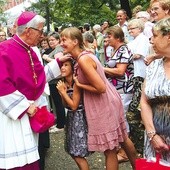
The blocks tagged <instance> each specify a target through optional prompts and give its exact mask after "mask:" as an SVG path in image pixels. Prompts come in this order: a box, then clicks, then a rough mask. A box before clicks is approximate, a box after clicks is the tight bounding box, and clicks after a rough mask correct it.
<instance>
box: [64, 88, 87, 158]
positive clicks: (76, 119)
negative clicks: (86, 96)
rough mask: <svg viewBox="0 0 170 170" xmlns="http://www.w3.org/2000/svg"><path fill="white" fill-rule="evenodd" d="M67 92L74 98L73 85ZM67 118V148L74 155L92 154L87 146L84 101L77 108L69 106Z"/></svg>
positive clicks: (84, 155)
mask: <svg viewBox="0 0 170 170" xmlns="http://www.w3.org/2000/svg"><path fill="white" fill-rule="evenodd" d="M67 94H68V95H69V96H70V98H72V95H73V87H71V88H69V89H67ZM67 109H68V111H67V119H66V126H65V137H66V139H65V150H66V152H67V153H68V154H70V155H72V156H80V157H86V156H88V155H89V154H90V152H89V151H88V147H87V130H88V129H87V122H86V116H85V110H84V105H83V101H82V100H81V101H80V104H79V106H78V108H77V110H75V111H73V110H71V108H69V107H67Z"/></svg>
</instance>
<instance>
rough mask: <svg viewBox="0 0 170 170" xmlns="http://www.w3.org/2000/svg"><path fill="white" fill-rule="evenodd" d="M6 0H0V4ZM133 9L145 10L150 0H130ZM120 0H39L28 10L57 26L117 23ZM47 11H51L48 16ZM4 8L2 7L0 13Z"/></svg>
mask: <svg viewBox="0 0 170 170" xmlns="http://www.w3.org/2000/svg"><path fill="white" fill-rule="evenodd" d="M4 1H5V0H0V6H2V5H3V3H4ZM129 4H130V6H131V9H133V8H134V7H135V6H137V5H141V6H142V8H143V10H146V9H147V8H148V6H149V1H148V0H129ZM120 8H121V7H120V2H119V0H38V2H37V3H34V4H32V6H31V7H30V8H28V10H33V11H35V12H37V13H38V14H40V15H42V16H44V17H45V18H47V20H48V22H49V23H55V25H56V26H61V25H66V26H67V25H68V24H70V23H71V24H72V25H73V26H80V25H83V24H84V23H89V24H90V25H94V24H96V23H97V24H101V23H102V22H103V21H105V20H109V21H110V22H111V23H113V24H114V23H116V20H115V16H116V11H117V10H118V9H120ZM47 12H49V14H48V16H47ZM1 14H2V10H1V8H0V15H1Z"/></svg>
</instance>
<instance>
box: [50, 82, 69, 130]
mask: <svg viewBox="0 0 170 170" xmlns="http://www.w3.org/2000/svg"><path fill="white" fill-rule="evenodd" d="M49 87H50V96H51V98H52V100H53V103H54V106H55V111H56V117H57V120H56V124H57V128H64V125H65V119H66V118H65V109H64V106H63V104H62V99H61V96H60V94H59V92H58V90H57V88H56V84H49ZM52 107H53V106H52ZM55 111H54V110H53V112H55Z"/></svg>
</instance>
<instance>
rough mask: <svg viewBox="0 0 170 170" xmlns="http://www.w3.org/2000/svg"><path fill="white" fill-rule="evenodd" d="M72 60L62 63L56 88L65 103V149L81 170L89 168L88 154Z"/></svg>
mask: <svg viewBox="0 0 170 170" xmlns="http://www.w3.org/2000/svg"><path fill="white" fill-rule="evenodd" d="M73 72H74V67H73V60H72V59H70V60H68V61H66V62H64V63H63V65H62V67H61V74H62V76H63V77H64V82H63V81H59V82H58V84H57V86H56V87H57V89H58V91H59V93H60V95H61V97H62V99H63V101H64V102H65V104H66V108H67V109H68V111H67V120H66V128H65V132H66V140H65V149H66V152H68V153H69V154H70V155H71V157H72V158H73V159H74V160H75V162H76V163H77V165H78V167H79V168H80V169H81V170H89V166H88V163H87V160H86V159H85V157H86V156H88V155H89V153H90V152H89V151H88V148H87V122H86V117H85V110H84V105H83V101H82V94H81V93H82V92H81V90H80V89H79V88H78V87H77V86H76V85H75V84H74V81H73Z"/></svg>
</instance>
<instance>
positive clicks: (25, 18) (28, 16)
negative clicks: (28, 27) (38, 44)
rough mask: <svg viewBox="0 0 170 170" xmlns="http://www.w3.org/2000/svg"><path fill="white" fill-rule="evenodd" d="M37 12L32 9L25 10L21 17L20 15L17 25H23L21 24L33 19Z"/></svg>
mask: <svg viewBox="0 0 170 170" xmlns="http://www.w3.org/2000/svg"><path fill="white" fill-rule="evenodd" d="M36 15H37V14H36V13H34V12H31V11H25V12H23V13H22V14H21V15H20V16H19V17H18V21H17V25H18V26H21V25H25V24H26V23H28V22H29V21H31V19H33V18H34V17H35V16H36Z"/></svg>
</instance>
